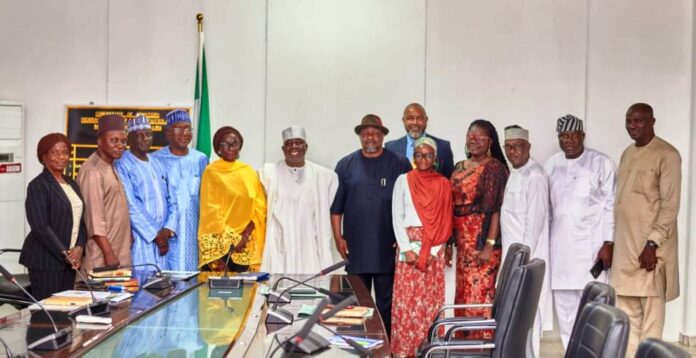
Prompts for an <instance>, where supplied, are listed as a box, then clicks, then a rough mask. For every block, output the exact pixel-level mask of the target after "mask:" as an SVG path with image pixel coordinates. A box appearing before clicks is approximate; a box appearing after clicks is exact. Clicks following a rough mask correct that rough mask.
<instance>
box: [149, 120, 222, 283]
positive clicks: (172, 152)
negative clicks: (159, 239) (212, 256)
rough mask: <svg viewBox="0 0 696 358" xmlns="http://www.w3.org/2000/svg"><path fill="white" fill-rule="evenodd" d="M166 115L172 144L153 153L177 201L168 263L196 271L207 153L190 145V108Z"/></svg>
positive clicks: (168, 134) (180, 269)
mask: <svg viewBox="0 0 696 358" xmlns="http://www.w3.org/2000/svg"><path fill="white" fill-rule="evenodd" d="M166 118H167V127H166V129H165V134H166V135H167V139H168V140H169V146H167V147H164V148H162V149H160V150H158V151H156V152H154V153H152V157H153V158H155V159H156V163H158V164H159V165H160V166H161V170H162V173H163V177H164V180H165V181H166V186H167V190H168V192H169V194H170V195H171V196H173V197H174V200H173V201H174V203H175V204H174V210H173V211H174V212H175V213H176V214H175V215H176V218H177V222H176V225H175V228H174V232H175V234H174V236H172V238H171V239H169V242H168V244H169V253H168V254H167V266H168V268H169V269H170V270H175V271H197V270H198V216H199V198H200V196H199V191H200V186H201V176H202V175H203V170H204V169H205V167H206V166H207V165H208V157H206V156H205V154H203V153H201V152H199V151H197V150H195V149H192V148H189V147H188V145H189V144H190V143H191V139H192V138H193V131H192V130H191V118H190V117H189V115H188V112H187V111H185V110H183V109H175V110H173V111H171V112H169V113H167V115H166Z"/></svg>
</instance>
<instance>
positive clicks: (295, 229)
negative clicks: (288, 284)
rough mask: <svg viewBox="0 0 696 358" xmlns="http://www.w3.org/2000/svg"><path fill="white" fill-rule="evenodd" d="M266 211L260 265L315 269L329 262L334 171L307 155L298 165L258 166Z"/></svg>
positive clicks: (304, 270)
mask: <svg viewBox="0 0 696 358" xmlns="http://www.w3.org/2000/svg"><path fill="white" fill-rule="evenodd" d="M259 177H260V178H261V183H262V184H263V186H264V188H265V189H266V197H267V201H268V214H267V225H266V242H265V247H264V250H263V260H262V265H261V271H264V272H270V273H284V274H289V273H293V274H314V273H317V272H319V271H320V270H321V269H323V268H325V267H327V266H330V265H331V264H332V263H334V262H335V261H334V258H333V254H332V253H333V250H334V249H333V233H332V231H331V217H330V207H331V203H332V202H333V199H334V196H335V195H336V190H337V189H338V176H337V175H336V173H334V171H333V170H330V169H327V168H324V167H322V166H320V165H318V164H315V163H312V162H310V161H305V165H304V166H303V167H301V168H292V167H289V166H288V165H287V164H286V163H285V161H279V162H277V163H267V164H266V165H264V166H263V168H262V169H261V170H259Z"/></svg>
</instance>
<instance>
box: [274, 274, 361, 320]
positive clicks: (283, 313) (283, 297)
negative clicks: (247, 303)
mask: <svg viewBox="0 0 696 358" xmlns="http://www.w3.org/2000/svg"><path fill="white" fill-rule="evenodd" d="M347 264H348V260H344V261H341V262H339V263H336V264H333V265H331V266H329V267H327V268H325V269H323V270H321V271H320V272H319V273H318V274H315V275H312V276H310V277H309V278H307V279H305V280H302V281H296V280H294V281H295V282H297V283H296V284H294V285H292V286H290V287H288V288H286V289H285V290H283V291H282V292H280V293H277V291H276V288H277V287H278V283H279V282H280V281H282V280H283V279H288V280H289V279H290V278H288V277H283V278H281V279H279V280H278V281H276V283H275V284H274V285H273V286H274V287H273V290H271V291H270V292H269V294H268V301H267V302H268V303H271V302H272V303H273V306H272V307H270V308H269V309H268V311H267V312H266V321H265V323H267V324H291V323H292V322H293V321H294V320H295V315H294V314H293V313H292V312H290V311H288V310H286V309H284V308H278V304H279V303H281V302H283V303H289V302H290V294H289V292H290V290H291V289H293V288H295V287H298V286H300V285H306V283H307V282H309V281H311V280H313V279H315V278H317V277H319V276H323V275H326V274H327V273H329V272H332V271H334V270H337V269H339V268H341V267H343V266H345V265H347Z"/></svg>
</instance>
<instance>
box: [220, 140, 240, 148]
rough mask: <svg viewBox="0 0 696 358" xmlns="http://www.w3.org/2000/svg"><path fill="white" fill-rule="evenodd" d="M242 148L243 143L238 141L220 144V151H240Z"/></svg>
mask: <svg viewBox="0 0 696 358" xmlns="http://www.w3.org/2000/svg"><path fill="white" fill-rule="evenodd" d="M240 146H241V143H239V142H238V141H234V142H227V141H224V140H223V141H222V142H220V149H224V150H227V149H239V147H240Z"/></svg>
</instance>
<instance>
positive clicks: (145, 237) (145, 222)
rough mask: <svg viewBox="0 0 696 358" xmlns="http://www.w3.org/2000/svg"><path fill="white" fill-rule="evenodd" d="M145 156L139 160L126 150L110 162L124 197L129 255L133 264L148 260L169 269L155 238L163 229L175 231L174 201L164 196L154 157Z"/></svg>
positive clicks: (164, 191)
mask: <svg viewBox="0 0 696 358" xmlns="http://www.w3.org/2000/svg"><path fill="white" fill-rule="evenodd" d="M147 157H148V160H140V159H139V158H138V157H136V156H135V155H133V153H131V152H130V151H126V152H125V153H123V157H121V159H119V160H117V161H115V162H114V168H115V169H116V172H117V173H118V175H119V176H120V177H121V180H122V182H123V187H124V189H125V192H126V198H127V199H128V211H129V212H130V217H131V229H132V231H133V247H132V248H131V255H132V259H133V265H139V264H146V263H150V264H156V265H157V266H159V267H160V269H169V268H168V265H167V257H166V256H160V255H159V249H158V248H157V245H156V243H155V237H156V236H157V233H159V231H160V230H162V229H163V228H167V229H169V230H171V231H172V232H176V216H175V215H174V213H175V205H176V202H175V198H174V197H173V196H170V195H168V191H167V185H166V183H167V182H166V180H164V173H161V171H160V168H161V166H160V165H157V163H156V161H157V159H156V158H154V157H152V156H151V155H149V154H148V155H147Z"/></svg>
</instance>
